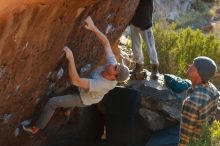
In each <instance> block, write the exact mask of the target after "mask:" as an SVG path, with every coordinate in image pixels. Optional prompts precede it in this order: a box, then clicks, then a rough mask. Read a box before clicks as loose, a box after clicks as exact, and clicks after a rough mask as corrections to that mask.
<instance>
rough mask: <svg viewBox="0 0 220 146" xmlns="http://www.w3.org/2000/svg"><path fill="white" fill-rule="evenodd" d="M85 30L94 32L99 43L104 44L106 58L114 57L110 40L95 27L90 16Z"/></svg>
mask: <svg viewBox="0 0 220 146" xmlns="http://www.w3.org/2000/svg"><path fill="white" fill-rule="evenodd" d="M85 23H86V25H85V28H86V29H88V30H91V31H92V32H94V33H95V34H96V36H97V37H98V39H99V41H100V42H101V43H102V45H103V46H104V49H105V53H106V56H110V55H112V54H113V53H112V49H111V45H110V43H109V40H108V39H107V37H106V36H105V35H104V34H103V33H102V32H101V31H100V30H99V29H98V28H97V27H96V26H95V24H94V22H93V20H92V18H91V17H90V16H88V17H87V18H86V20H85Z"/></svg>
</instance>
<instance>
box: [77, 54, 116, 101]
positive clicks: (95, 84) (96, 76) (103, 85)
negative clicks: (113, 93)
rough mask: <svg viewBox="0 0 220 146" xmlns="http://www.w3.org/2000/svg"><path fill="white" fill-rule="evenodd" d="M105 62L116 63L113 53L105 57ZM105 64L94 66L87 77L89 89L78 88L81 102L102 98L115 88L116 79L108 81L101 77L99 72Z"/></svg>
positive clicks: (103, 68)
mask: <svg viewBox="0 0 220 146" xmlns="http://www.w3.org/2000/svg"><path fill="white" fill-rule="evenodd" d="M106 59H107V64H117V61H116V59H115V55H114V54H111V55H108V56H107V57H106ZM105 66H106V64H105V65H102V66H100V67H98V68H96V69H95V70H94V71H93V72H92V73H91V74H90V78H89V90H84V89H82V88H80V96H81V99H82V102H83V104H85V105H91V104H95V103H98V102H100V101H101V100H102V98H103V97H104V95H105V94H106V93H108V92H109V91H110V90H112V89H113V88H115V86H116V85H117V81H116V80H115V81H110V80H107V79H105V78H103V77H102V75H101V72H102V71H103V70H105Z"/></svg>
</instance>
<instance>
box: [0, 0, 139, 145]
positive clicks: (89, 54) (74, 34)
mask: <svg viewBox="0 0 220 146" xmlns="http://www.w3.org/2000/svg"><path fill="white" fill-rule="evenodd" d="M138 2H139V1H138V0H129V1H127V0H120V1H116V0H105V1H101V0H80V1H78V0H57V1H49V0H32V1H29V0H7V1H1V2H0V5H1V8H0V20H1V21H0V145H4V146H12V145H16V146H20V145H22V146H25V145H27V146H30V145H32V146H40V145H42V141H47V138H48V137H50V135H51V134H54V132H56V131H57V130H58V127H59V126H57V125H56V124H55V123H56V122H54V123H51V124H50V125H49V126H48V129H51V130H45V133H44V135H43V136H42V135H41V138H39V137H37V138H34V139H27V138H18V137H15V135H17V132H18V131H17V130H16V128H17V127H18V126H19V125H20V123H21V121H23V120H24V119H27V118H30V117H31V118H32V117H33V115H35V113H39V109H40V108H39V109H38V108H36V105H39V104H40V105H41V103H42V105H43V103H45V102H46V101H47V100H48V98H47V97H51V96H54V95H59V94H61V93H63V92H64V89H65V88H66V87H69V86H70V84H69V82H68V75H67V71H66V62H65V57H64V53H63V51H62V48H63V46H65V45H68V46H69V47H70V48H71V49H72V50H73V53H74V56H75V59H76V66H77V69H79V70H80V68H81V67H83V66H84V65H86V64H91V68H95V67H96V66H97V65H98V64H100V63H101V62H102V60H103V57H104V55H103V53H104V51H103V49H102V46H101V44H100V43H99V42H98V40H97V39H96V38H95V36H94V34H93V33H91V32H88V31H87V30H85V29H84V28H83V25H84V19H85V18H86V17H87V16H88V15H91V17H92V18H93V20H94V22H95V24H96V25H97V26H98V27H99V28H100V29H101V31H103V32H104V33H106V34H107V36H108V38H109V40H110V43H111V45H112V46H113V48H114V52H115V53H116V54H117V58H119V56H120V55H119V50H118V48H117V44H118V38H119V37H120V36H121V34H122V32H123V31H124V29H125V27H126V26H127V25H128V23H129V21H130V19H131V17H132V16H133V14H134V11H135V8H136V7H137V4H138ZM40 107H42V106H40ZM58 117H59V115H58Z"/></svg>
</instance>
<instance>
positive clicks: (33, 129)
mask: <svg viewBox="0 0 220 146" xmlns="http://www.w3.org/2000/svg"><path fill="white" fill-rule="evenodd" d="M22 128H23V130H24V131H25V132H28V133H31V134H33V135H34V134H36V133H37V132H38V131H39V128H37V127H25V126H24V125H23V126H22Z"/></svg>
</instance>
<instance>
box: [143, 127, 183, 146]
mask: <svg viewBox="0 0 220 146" xmlns="http://www.w3.org/2000/svg"><path fill="white" fill-rule="evenodd" d="M179 130H180V125H179V124H177V125H174V126H171V127H168V128H166V129H162V130H159V131H156V132H155V133H154V134H153V135H152V137H151V138H150V139H149V141H148V142H147V144H146V145H145V146H178V143H179Z"/></svg>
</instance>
